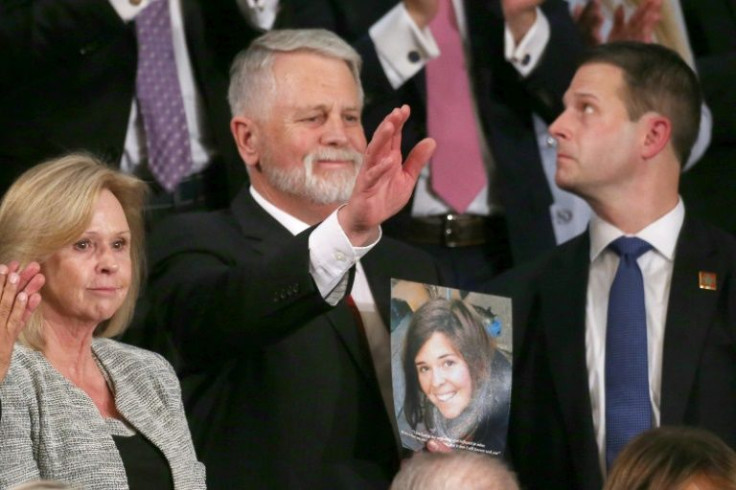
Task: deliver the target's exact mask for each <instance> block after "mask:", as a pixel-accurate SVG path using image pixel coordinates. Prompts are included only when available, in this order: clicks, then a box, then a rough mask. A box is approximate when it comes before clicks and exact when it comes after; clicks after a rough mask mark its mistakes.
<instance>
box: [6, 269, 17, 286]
mask: <svg viewBox="0 0 736 490" xmlns="http://www.w3.org/2000/svg"><path fill="white" fill-rule="evenodd" d="M18 279H19V276H18V273H16V272H13V273H12V274H10V276H8V281H10V284H18Z"/></svg>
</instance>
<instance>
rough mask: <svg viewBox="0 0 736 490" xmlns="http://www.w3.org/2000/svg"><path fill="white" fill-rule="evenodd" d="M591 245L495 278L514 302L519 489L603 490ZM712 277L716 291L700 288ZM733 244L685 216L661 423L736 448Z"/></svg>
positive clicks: (513, 433) (576, 245) (512, 439)
mask: <svg viewBox="0 0 736 490" xmlns="http://www.w3.org/2000/svg"><path fill="white" fill-rule="evenodd" d="M589 250H590V246H589V237H588V234H587V233H585V234H583V235H580V236H579V237H578V238H575V239H573V240H571V241H570V242H568V243H566V244H564V245H562V246H560V247H558V248H557V249H556V250H554V251H553V252H552V253H551V254H549V255H548V256H546V257H544V258H543V259H540V260H539V261H537V262H536V263H532V264H530V265H529V266H528V267H524V268H523V269H518V270H514V271H511V272H510V273H509V274H508V275H505V276H502V277H499V278H498V281H497V283H498V284H499V285H500V286H499V288H495V289H494V288H491V289H493V290H495V291H496V292H502V293H504V294H511V295H512V296H513V301H514V328H515V330H514V356H515V359H514V376H515V377H514V386H513V389H512V402H511V421H510V428H509V440H508V445H509V452H510V457H511V460H512V463H513V465H514V467H515V469H516V471H517V472H518V474H519V477H520V480H521V483H522V485H523V486H525V488H528V489H530V490H533V489H538V488H539V489H541V488H544V489H555V488H560V489H566V490H572V489H586V490H599V489H600V488H601V486H602V477H601V472H600V466H599V462H598V448H597V445H596V442H595V435H594V430H593V419H592V416H591V404H590V395H589V389H588V374H587V373H588V370H587V367H586V361H585V298H586V289H587V282H588V266H589V263H590V259H589ZM700 271H707V272H714V273H715V274H716V275H717V278H718V279H717V281H718V285H717V290H715V291H711V290H705V289H700V288H699V287H698V284H699V283H698V272H700ZM734 281H736V240H734V238H733V237H731V236H730V235H728V234H726V233H724V232H722V231H720V230H718V229H715V228H712V227H710V226H709V225H705V224H703V223H701V222H699V221H696V220H695V219H692V218H686V220H685V224H684V225H683V228H682V231H681V233H680V236H679V238H678V243H677V248H676V255H675V263H674V271H673V276H672V283H671V289H670V297H669V306H668V311H667V320H666V324H665V338H664V355H663V366H662V391H661V406H660V409H661V424H662V425H691V426H698V427H703V428H705V429H709V430H711V431H713V432H714V433H716V434H717V435H719V436H720V437H722V438H723V439H724V440H725V441H726V442H727V443H728V444H730V445H731V447H736V411H734V410H733V406H734V404H736V282H734Z"/></svg>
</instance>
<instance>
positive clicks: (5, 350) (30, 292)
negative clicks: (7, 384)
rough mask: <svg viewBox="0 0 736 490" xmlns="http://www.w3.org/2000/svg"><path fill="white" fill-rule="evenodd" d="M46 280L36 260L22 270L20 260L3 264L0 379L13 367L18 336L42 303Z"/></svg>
mask: <svg viewBox="0 0 736 490" xmlns="http://www.w3.org/2000/svg"><path fill="white" fill-rule="evenodd" d="M44 281H45V279H44V276H43V274H41V266H40V265H38V263H36V262H31V263H30V264H28V265H27V266H26V267H25V268H24V269H22V270H21V269H20V265H19V264H18V262H11V263H10V264H8V265H5V264H0V381H2V380H3V379H4V378H5V374H6V373H7V372H8V368H9V367H10V357H11V355H12V354H13V345H14V344H15V341H16V340H17V339H18V335H19V334H20V332H21V330H23V327H24V326H25V324H26V322H27V321H28V319H29V318H30V317H31V314H32V313H33V311H34V310H35V309H36V308H37V307H38V305H39V304H40V303H41V294H40V293H39V291H40V290H41V288H42V287H43V284H44Z"/></svg>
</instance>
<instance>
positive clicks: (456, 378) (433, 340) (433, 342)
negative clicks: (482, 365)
mask: <svg viewBox="0 0 736 490" xmlns="http://www.w3.org/2000/svg"><path fill="white" fill-rule="evenodd" d="M414 363H415V365H416V368H417V376H418V378H419V386H420V387H421V388H422V391H423V392H424V394H425V395H426V396H427V398H428V399H429V401H431V402H432V404H433V405H434V406H436V407H437V409H438V410H439V411H440V413H441V414H442V416H443V417H445V418H446V419H453V418H455V417H457V416H458V415H460V414H461V413H462V412H463V410H465V408H466V407H467V406H468V404H469V403H470V400H471V398H472V396H473V381H472V379H471V377H470V370H469V369H468V364H467V363H466V362H465V359H464V358H463V356H462V355H461V354H460V352H458V351H457V349H455V346H454V345H453V344H452V342H450V340H449V339H448V338H447V336H446V335H445V334H442V333H438V332H435V333H433V334H432V336H431V337H430V338H429V339H428V340H427V341H426V342H425V343H424V345H423V346H422V348H421V349H419V352H417V356H416V357H415V358H414Z"/></svg>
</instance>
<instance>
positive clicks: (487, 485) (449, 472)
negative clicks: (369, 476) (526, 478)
mask: <svg viewBox="0 0 736 490" xmlns="http://www.w3.org/2000/svg"><path fill="white" fill-rule="evenodd" d="M456 488H462V489H465V490H519V484H518V482H517V481H516V475H514V474H513V473H512V472H511V471H510V470H509V469H508V468H507V467H506V465H505V464H504V463H503V461H501V460H500V459H498V458H495V457H493V456H488V455H485V454H480V453H473V452H470V451H453V452H451V453H426V452H418V453H415V454H414V455H412V457H411V458H409V460H408V461H405V462H404V463H403V464H402V465H401V471H399V473H398V474H397V475H396V478H394V481H393V483H391V488H390V490H454V489H456Z"/></svg>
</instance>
